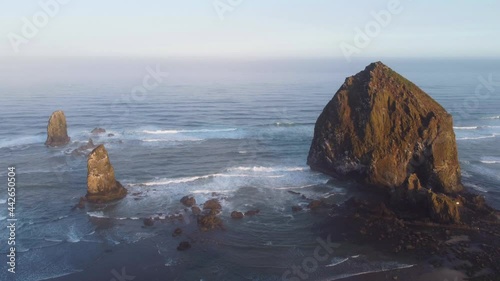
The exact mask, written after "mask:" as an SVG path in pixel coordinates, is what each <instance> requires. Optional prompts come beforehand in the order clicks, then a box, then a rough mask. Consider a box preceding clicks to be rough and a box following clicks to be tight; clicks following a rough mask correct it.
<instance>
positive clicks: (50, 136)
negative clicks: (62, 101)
mask: <svg viewBox="0 0 500 281" xmlns="http://www.w3.org/2000/svg"><path fill="white" fill-rule="evenodd" d="M69 141H70V138H69V137H68V128H67V125H66V116H65V115H64V112H63V111H62V110H58V111H55V112H54V113H52V115H51V116H50V118H49V124H48V125H47V140H46V141H45V145H47V146H52V147H55V146H63V145H66V144H68V143H69Z"/></svg>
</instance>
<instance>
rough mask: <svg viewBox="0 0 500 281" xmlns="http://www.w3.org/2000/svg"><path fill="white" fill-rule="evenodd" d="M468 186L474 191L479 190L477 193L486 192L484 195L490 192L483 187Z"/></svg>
mask: <svg viewBox="0 0 500 281" xmlns="http://www.w3.org/2000/svg"><path fill="white" fill-rule="evenodd" d="M467 186H469V187H472V188H473V189H475V190H477V191H480V192H484V193H488V190H486V189H485V188H484V187H481V186H479V185H476V184H468V185H467Z"/></svg>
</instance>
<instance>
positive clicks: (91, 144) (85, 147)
mask: <svg viewBox="0 0 500 281" xmlns="http://www.w3.org/2000/svg"><path fill="white" fill-rule="evenodd" d="M96 147H97V145H95V144H94V141H93V140H92V139H91V138H90V139H89V141H88V142H87V143H86V144H84V145H82V146H80V147H78V148H77V149H75V150H73V151H72V152H71V154H72V155H86V154H87V153H86V151H87V150H90V149H94V148H96Z"/></svg>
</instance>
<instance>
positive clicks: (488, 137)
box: [457, 135, 496, 141]
mask: <svg viewBox="0 0 500 281" xmlns="http://www.w3.org/2000/svg"><path fill="white" fill-rule="evenodd" d="M494 137H496V135H490V136H480V137H462V138H457V140H460V141H461V140H481V139H491V138H494Z"/></svg>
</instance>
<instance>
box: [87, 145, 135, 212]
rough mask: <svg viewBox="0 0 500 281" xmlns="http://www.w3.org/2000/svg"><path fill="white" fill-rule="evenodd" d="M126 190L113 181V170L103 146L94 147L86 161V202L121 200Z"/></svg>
mask: <svg viewBox="0 0 500 281" xmlns="http://www.w3.org/2000/svg"><path fill="white" fill-rule="evenodd" d="M126 195H127V190H126V189H125V188H124V187H123V186H122V185H121V183H120V182H118V181H117V180H116V179H115V170H114V169H113V166H112V165H111V162H110V161H109V157H108V152H107V151H106V149H105V148H104V145H102V144H101V145H99V146H98V147H96V148H95V149H94V150H93V151H92V152H91V153H90V155H89V157H88V160H87V195H86V197H87V200H88V201H90V202H98V203H103V202H109V201H113V200H117V199H121V198H123V197H125V196H126Z"/></svg>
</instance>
